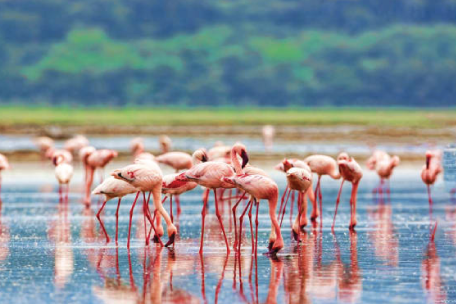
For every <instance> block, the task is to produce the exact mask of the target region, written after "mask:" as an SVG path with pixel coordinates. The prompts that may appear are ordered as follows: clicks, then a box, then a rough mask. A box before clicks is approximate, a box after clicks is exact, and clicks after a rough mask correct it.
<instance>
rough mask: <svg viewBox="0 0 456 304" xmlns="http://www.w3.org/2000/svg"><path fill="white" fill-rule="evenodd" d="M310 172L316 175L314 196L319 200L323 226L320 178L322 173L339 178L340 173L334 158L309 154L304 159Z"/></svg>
mask: <svg viewBox="0 0 456 304" xmlns="http://www.w3.org/2000/svg"><path fill="white" fill-rule="evenodd" d="M304 162H305V163H306V164H307V165H308V166H309V167H310V169H311V170H312V172H314V173H316V174H317V175H318V181H317V185H316V186H315V196H316V197H317V199H318V200H319V201H320V202H319V204H320V227H322V226H323V196H322V194H321V184H320V180H321V177H322V176H323V175H329V176H330V177H331V178H333V179H339V178H340V173H339V171H338V170H337V163H336V160H335V159H334V158H332V157H330V156H327V155H319V154H317V155H311V156H308V157H306V158H305V159H304Z"/></svg>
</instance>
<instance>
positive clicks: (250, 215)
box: [249, 204, 255, 254]
mask: <svg viewBox="0 0 456 304" xmlns="http://www.w3.org/2000/svg"><path fill="white" fill-rule="evenodd" d="M252 208H253V204H250V209H249V223H250V241H251V243H252V254H254V253H255V243H254V240H253V225H252Z"/></svg>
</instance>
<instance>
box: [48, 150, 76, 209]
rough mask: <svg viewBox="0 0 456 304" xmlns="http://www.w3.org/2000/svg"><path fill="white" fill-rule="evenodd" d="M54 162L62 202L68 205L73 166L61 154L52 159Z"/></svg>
mask: <svg viewBox="0 0 456 304" xmlns="http://www.w3.org/2000/svg"><path fill="white" fill-rule="evenodd" d="M52 162H53V163H54V166H55V177H56V178H57V180H58V182H59V196H60V201H62V202H66V203H68V192H69V185H68V184H69V183H70V180H71V178H72V177H73V166H72V165H70V164H68V163H67V162H65V158H64V156H63V155H61V154H57V155H55V156H54V157H53V158H52ZM64 185H65V187H64Z"/></svg>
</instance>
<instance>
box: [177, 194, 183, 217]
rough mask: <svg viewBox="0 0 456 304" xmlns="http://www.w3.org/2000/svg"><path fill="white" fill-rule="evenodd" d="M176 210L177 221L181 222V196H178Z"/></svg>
mask: <svg viewBox="0 0 456 304" xmlns="http://www.w3.org/2000/svg"><path fill="white" fill-rule="evenodd" d="M176 208H177V220H178V221H179V216H180V215H181V212H182V210H181V202H180V195H176Z"/></svg>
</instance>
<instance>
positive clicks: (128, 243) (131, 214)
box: [127, 191, 140, 249]
mask: <svg viewBox="0 0 456 304" xmlns="http://www.w3.org/2000/svg"><path fill="white" fill-rule="evenodd" d="M139 194H140V191H138V193H136V197H135V200H134V201H133V205H131V209H130V222H129V223H128V240H127V248H128V249H130V236H131V222H132V220H133V211H134V209H135V205H136V201H137V200H138V197H139Z"/></svg>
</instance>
